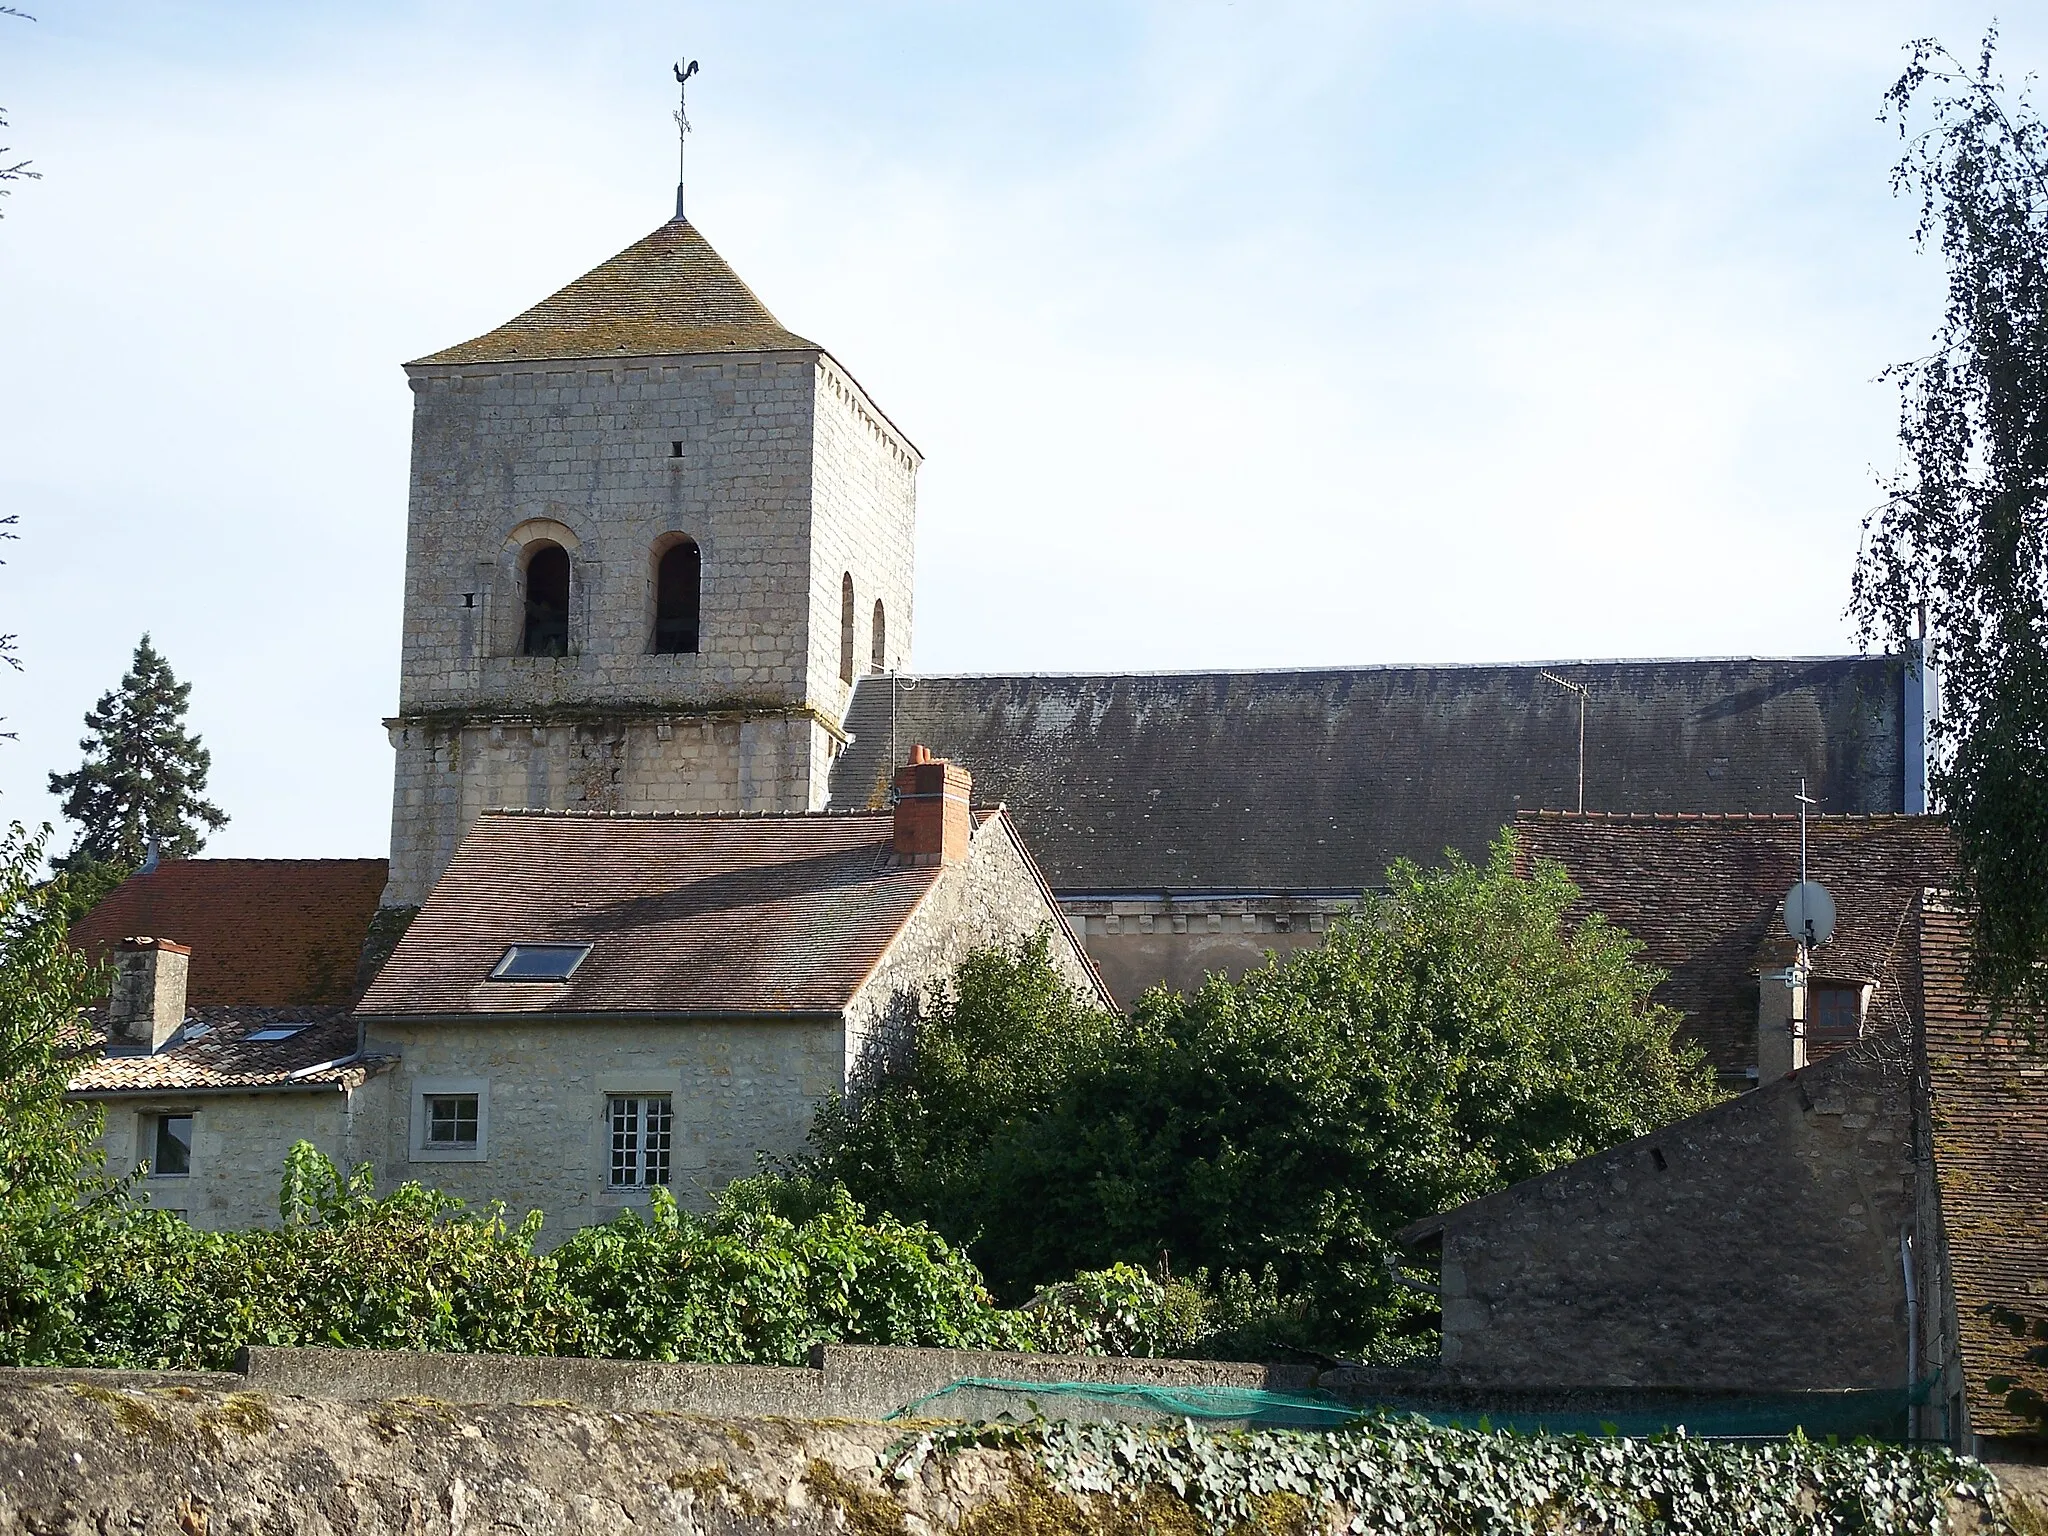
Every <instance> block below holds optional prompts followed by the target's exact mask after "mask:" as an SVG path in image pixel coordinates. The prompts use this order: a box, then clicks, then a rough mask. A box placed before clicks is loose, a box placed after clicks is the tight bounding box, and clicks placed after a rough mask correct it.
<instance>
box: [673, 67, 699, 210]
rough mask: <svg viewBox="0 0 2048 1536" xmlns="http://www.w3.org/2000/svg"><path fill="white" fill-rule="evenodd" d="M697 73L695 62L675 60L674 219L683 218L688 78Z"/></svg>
mask: <svg viewBox="0 0 2048 1536" xmlns="http://www.w3.org/2000/svg"><path fill="white" fill-rule="evenodd" d="M695 73H697V61H696V60H695V59H692V60H690V62H689V63H687V64H685V63H684V62H683V61H682V60H681V59H678V60H676V217H677V218H679V219H680V218H681V217H682V216H683V161H684V157H685V154H686V153H687V151H688V150H689V147H690V111H689V107H690V102H689V95H690V76H692V75H694V74H695Z"/></svg>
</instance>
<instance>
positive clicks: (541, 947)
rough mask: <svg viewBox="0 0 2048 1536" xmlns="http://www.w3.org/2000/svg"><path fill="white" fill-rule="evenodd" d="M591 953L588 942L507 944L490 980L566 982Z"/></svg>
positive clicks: (493, 968) (492, 970)
mask: <svg viewBox="0 0 2048 1536" xmlns="http://www.w3.org/2000/svg"><path fill="white" fill-rule="evenodd" d="M589 953H590V946H589V945H588V944H508V945H506V946H505V953H504V955H503V956H502V957H500V959H499V961H498V963H497V964H496V965H495V966H493V967H492V969H491V980H493V981H567V980H568V979H569V978H570V977H571V976H574V975H575V974H576V967H577V966H579V965H581V964H582V963H583V957H584V956H585V955H587V954H589Z"/></svg>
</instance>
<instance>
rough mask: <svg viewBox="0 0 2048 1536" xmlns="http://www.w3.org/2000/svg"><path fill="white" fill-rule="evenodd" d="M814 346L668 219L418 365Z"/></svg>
mask: <svg viewBox="0 0 2048 1536" xmlns="http://www.w3.org/2000/svg"><path fill="white" fill-rule="evenodd" d="M797 350H804V351H815V350H818V349H817V346H816V344H815V343H814V342H809V341H805V340H804V339H803V337H801V336H798V335H796V334H795V333H794V332H792V331H787V330H784V329H783V326H782V322H781V321H779V320H777V319H776V318H775V317H774V316H773V315H771V314H770V313H768V306H767V305H765V304H763V303H762V302H761V301H760V300H759V299H757V298H755V297H754V291H753V290H752V289H751V288H749V287H748V286H747V285H746V284H745V283H743V282H741V281H740V278H739V274H738V273H736V272H735V271H733V269H732V268H731V267H729V266H727V265H726V264H725V258H724V257H722V256H720V255H719V254H718V252H716V251H714V250H713V249H712V248H711V244H710V242H709V241H707V240H706V239H705V238H704V237H703V236H702V235H700V234H698V233H697V228H696V226H695V225H693V224H691V223H690V222H689V221H688V220H686V219H683V218H680V217H678V218H674V219H671V220H669V222H668V223H666V224H664V225H662V226H661V228H659V229H657V230H656V231H654V233H653V234H651V235H649V236H647V238H646V239H644V240H640V241H637V242H636V243H634V244H632V245H629V246H627V247H626V248H625V249H624V250H623V251H621V252H619V254H618V255H616V256H614V257H613V258H612V259H611V260H610V261H607V262H605V263H604V264H603V265H602V266H599V267H595V268H593V269H592V270H591V271H588V272H586V273H584V274H583V275H582V276H581V277H579V278H577V279H576V281H575V282H573V283H571V284H569V286H568V287H566V288H564V289H562V290H561V291H560V292H559V293H554V294H551V295H549V296H548V297H547V298H545V299H542V300H541V301H540V302H539V303H538V304H536V305H534V306H533V308H531V309H529V310H528V311H526V313H525V314H523V315H518V316H515V317H514V318H512V319H510V320H508V321H506V322H505V323H504V324H503V325H501V326H499V327H498V328H497V329H496V330H495V331H491V332H489V333H488V334H486V335H483V336H479V337H477V338H476V339H475V340H474V341H465V342H463V343H462V344H461V345H459V346H453V347H449V348H447V349H445V350H444V351H440V352H436V353H434V354H433V355H432V356H430V357H422V358H419V359H417V361H418V362H419V363H422V364H425V363H509V362H526V361H530V360H542V359H549V358H572V357H649V356H661V355H665V354H678V353H680V354H689V353H701V352H788V351H797Z"/></svg>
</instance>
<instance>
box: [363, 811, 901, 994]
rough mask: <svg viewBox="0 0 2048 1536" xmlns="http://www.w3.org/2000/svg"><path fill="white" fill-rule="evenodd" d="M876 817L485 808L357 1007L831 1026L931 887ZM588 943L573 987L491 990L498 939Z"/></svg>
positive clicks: (501, 986) (885, 818) (888, 821)
mask: <svg viewBox="0 0 2048 1536" xmlns="http://www.w3.org/2000/svg"><path fill="white" fill-rule="evenodd" d="M892 824H893V818H892V817H891V816H890V815H889V813H887V812H880V813H855V814H850V815H842V814H824V813H814V814H803V815H780V816H776V815H769V816H620V815H602V814H595V815H593V814H577V813H573V812H559V811H556V812H535V811H490V812H486V813H485V814H484V815H483V816H482V817H480V818H478V820H477V823H476V825H475V826H474V827H473V828H472V829H471V830H470V832H469V834H468V835H467V836H466V837H464V839H463V840H462V844H461V846H460V847H459V848H458V849H457V850H456V852H455V859H454V861H453V862H452V863H451V864H450V865H449V866H448V872H447V873H446V874H445V875H443V876H442V877H441V880H440V882H439V883H438V884H437V885H435V887H434V889H433V892H432V894H431V895H429V896H428V898H427V901H426V905H424V906H423V907H421V909H420V915H419V916H418V917H417V918H415V919H414V920H413V924H412V926H411V927H410V928H409V929H407V930H406V934H405V937H404V938H403V939H401V940H400V941H399V944H398V948H397V949H396V950H395V951H394V952H393V954H392V956H391V959H390V960H389V961H387V962H386V963H385V965H384V968H383V970H382V971H380V972H379V973H378V975H377V979H376V981H375V982H374V983H372V985H371V987H370V990H369V991H368V992H367V993H366V994H365V995H364V997H363V1000H362V1003H361V1005H360V1012H362V1013H364V1014H367V1015H370V1016H372V1017H376V1016H386V1017H419V1016H423V1015H424V1016H434V1015H451V1014H479V1013H480V1014H504V1013H530V1012H543V1013H556V1014H591V1013H602V1014H613V1013H647V1014H706V1015H731V1014H748V1013H766V1014H830V1013H837V1012H839V1011H840V1010H842V1009H843V1008H845V1007H846V1005H847V1004H848V1003H849V1002H851V1001H852V999H853V996H854V994H855V992H856V991H858V990H859V988H860V985H861V983H862V982H863V981H864V980H866V978H867V976H868V973H869V971H870V970H871V969H872V968H873V967H874V965H875V962H876V961H877V960H879V959H880V958H881V956H882V953H883V951H884V950H885V949H886V948H887V947H888V945H889V942H890V941H891V940H892V939H893V938H895V936H896V934H897V933H898V932H899V931H900V930H901V929H902V927H903V924H904V922H905V921H906V920H907V919H908V918H909V916H910V914H911V912H912V910H913V909H914V908H915V907H916V906H917V904H918V902H919V901H921V900H922V899H923V898H924V895H925V893H926V892H927V891H929V890H930V889H931V888H932V885H933V883H934V882H935V881H936V880H937V878H938V875H939V871H938V869H936V868H933V867H929V866H927V867H921V868H904V867H902V866H900V865H898V864H897V863H895V862H894V860H893V858H892V857H891V854H890V849H889V841H890V835H891V830H892ZM515 942H523V943H587V944H589V945H590V946H591V952H590V955H589V957H588V958H587V959H586V960H585V961H584V962H583V963H582V965H581V966H580V967H579V968H578V969H577V970H576V972H575V974H574V976H572V977H571V978H570V979H569V980H568V981H567V982H562V983H533V982H502V981H500V982H494V981H491V980H489V979H488V978H489V975H490V972H491V969H492V967H493V966H495V965H496V964H497V962H498V959H499V957H500V956H501V955H502V954H503V953H504V951H505V947H506V946H507V945H508V944H512V943H515Z"/></svg>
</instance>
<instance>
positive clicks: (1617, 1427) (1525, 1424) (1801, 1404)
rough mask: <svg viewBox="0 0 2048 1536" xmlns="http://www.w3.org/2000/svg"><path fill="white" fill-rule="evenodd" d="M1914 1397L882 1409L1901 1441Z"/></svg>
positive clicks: (1120, 1392) (973, 1415) (1073, 1397)
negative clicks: (1411, 1421)
mask: <svg viewBox="0 0 2048 1536" xmlns="http://www.w3.org/2000/svg"><path fill="white" fill-rule="evenodd" d="M1915 1398H1916V1394H1915V1393H1914V1392H1912V1391H1908V1390H1906V1389H1903V1388H1902V1389H1897V1390H1890V1389H1871V1390H1865V1391H1848V1392H1786V1393H1759V1394H1751V1395H1741V1396H1736V1395H1725V1396H1724V1395H1714V1396H1704V1397H1698V1398H1685V1397H1677V1396H1674V1397H1673V1398H1671V1399H1670V1400H1668V1401H1662V1402H1658V1401H1644V1400H1643V1399H1642V1397H1641V1396H1637V1397H1635V1398H1634V1399H1633V1400H1629V1401H1626V1402H1624V1401H1622V1400H1617V1401H1615V1402H1614V1403H1613V1404H1612V1405H1611V1406H1610V1405H1608V1404H1603V1403H1601V1402H1600V1401H1599V1400H1598V1399H1597V1397H1587V1398H1586V1399H1584V1400H1583V1401H1576V1402H1574V1404H1573V1406H1570V1407H1559V1408H1531V1407H1525V1406H1519V1405H1516V1404H1513V1403H1512V1402H1509V1401H1504V1402H1502V1403H1500V1404H1498V1405H1493V1406H1476V1405H1475V1406H1468V1405H1464V1404H1460V1405H1458V1406H1456V1407H1451V1406H1446V1405H1444V1404H1442V1403H1440V1402H1431V1401H1428V1400H1424V1399H1400V1398H1388V1399H1385V1400H1381V1401H1370V1400H1360V1399H1354V1398H1338V1397H1336V1396H1334V1395H1332V1394H1330V1393H1327V1392H1313V1393H1289V1392H1261V1391H1257V1390H1254V1389H1252V1388H1250V1387H1169V1386H1156V1385H1143V1384H1137V1383H1128V1382H1086V1381H1056V1382H1044V1381H1005V1380H1000V1379H997V1378H993V1377H981V1376H968V1377H963V1378H961V1379H960V1380H958V1381H955V1382H952V1383H950V1384H949V1385H947V1386H944V1387H941V1388H940V1389H939V1390H938V1391H936V1392H933V1393H929V1394H927V1395H926V1396H924V1397H921V1398H919V1399H918V1400H917V1401H916V1402H914V1403H908V1404H906V1405H904V1406H903V1407H902V1408H899V1409H897V1410H896V1412H894V1413H892V1414H891V1415H889V1417H891V1418H914V1417H917V1416H918V1415H919V1414H920V1413H922V1412H925V1411H926V1410H930V1409H932V1408H933V1406H934V1405H938V1412H937V1416H942V1417H948V1418H954V1417H958V1418H967V1419H976V1420H994V1419H1014V1420H1027V1419H1032V1418H1045V1419H1088V1418H1103V1417H1110V1418H1122V1417H1128V1416H1130V1415H1131V1414H1132V1413H1133V1412H1136V1413H1151V1414H1158V1415H1162V1416H1166V1417H1171V1418H1177V1419H1193V1420H1195V1421H1196V1422H1197V1423H1232V1424H1245V1425H1254V1426H1257V1427H1259V1428H1268V1429H1339V1428H1342V1427H1343V1426H1344V1425H1347V1424H1355V1423H1357V1422H1358V1421H1359V1420H1360V1419H1361V1418H1365V1417H1368V1416H1371V1415H1375V1414H1413V1415H1416V1416H1418V1417H1421V1418H1424V1419H1427V1420H1428V1421H1429V1422H1430V1423H1432V1424H1441V1425H1446V1426H1454V1427H1459V1428H1464V1429H1480V1428H1488V1429H1505V1430H1515V1431H1518V1432H1520V1433H1523V1434H1537V1433H1543V1434H1553V1435H1578V1434H1583V1435H1630V1436H1649V1435H1660V1434H1668V1433H1670V1432H1672V1431H1673V1430H1677V1429H1680V1428H1683V1429H1684V1430H1685V1432H1686V1433H1687V1434H1689V1435H1694V1436H1697V1437H1700V1438H1703V1439H1782V1438H1783V1437H1785V1436H1787V1435H1790V1434H1791V1433H1792V1432H1793V1431H1795V1430H1797V1431H1799V1432H1801V1433H1803V1434H1805V1435H1806V1436H1807V1437H1808V1438H1809V1439H1816V1440H1818V1439H1825V1438H1827V1437H1829V1436H1834V1437H1837V1438H1840V1439H1844V1440H1851V1439H1861V1438H1868V1439H1875V1440H1892V1441H1899V1440H1904V1439H1905V1438H1907V1422H1908V1420H1907V1410H1908V1408H1909V1406H1910V1405H1911V1404H1912V1402H1913V1401H1914V1400H1915ZM949 1399H950V1401H949Z"/></svg>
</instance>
